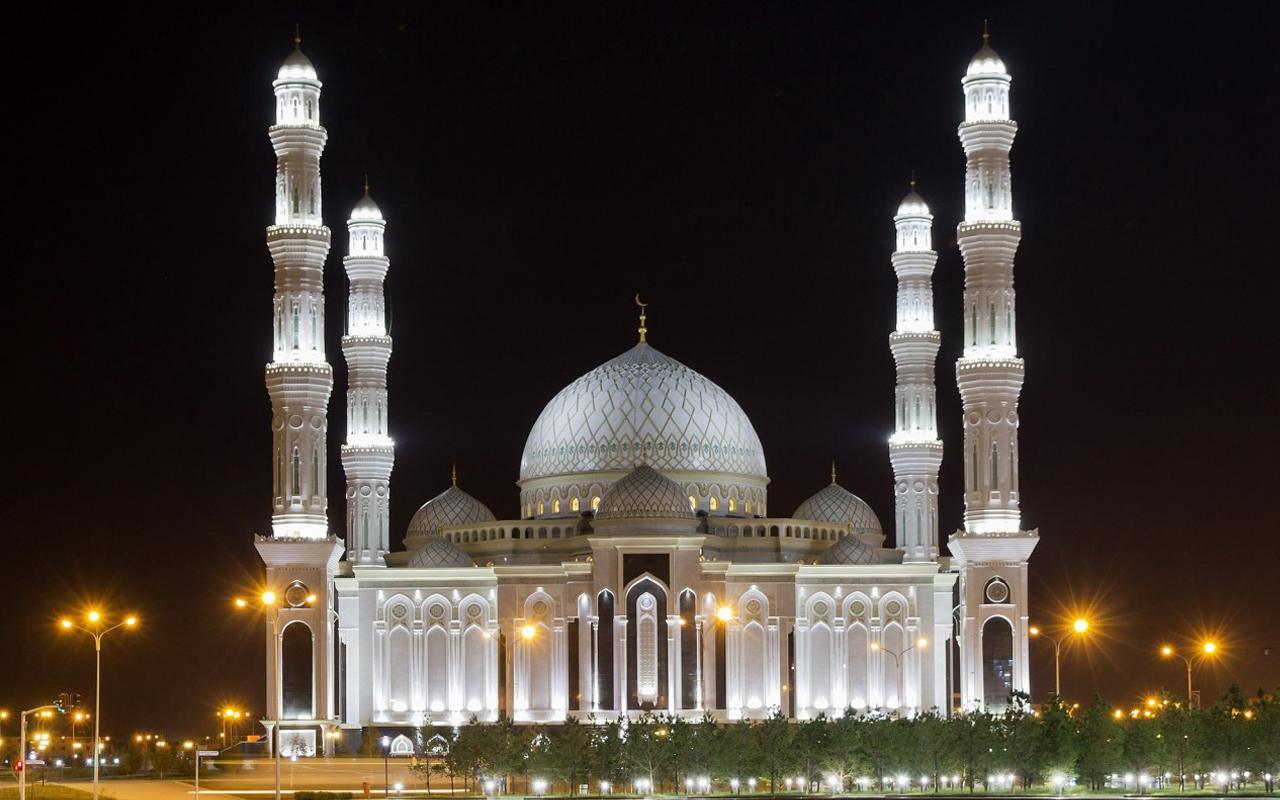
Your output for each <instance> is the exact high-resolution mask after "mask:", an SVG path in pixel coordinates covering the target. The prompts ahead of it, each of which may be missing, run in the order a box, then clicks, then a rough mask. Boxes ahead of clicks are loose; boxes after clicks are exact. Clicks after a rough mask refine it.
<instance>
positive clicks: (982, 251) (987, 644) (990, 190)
mask: <svg viewBox="0 0 1280 800" xmlns="http://www.w3.org/2000/svg"><path fill="white" fill-rule="evenodd" d="M1010 80H1011V79H1010V77H1009V74H1008V73H1007V72H1006V71H1005V65H1004V62H1003V61H1001V60H1000V56H998V55H996V52H995V51H994V50H992V49H991V45H990V42H989V41H988V36H987V33H986V31H985V30H984V31H983V34H982V48H981V49H980V50H979V51H978V52H977V54H975V55H974V57H973V59H972V60H971V61H970V62H969V68H968V70H967V71H966V74H965V76H964V79H963V80H962V81H961V86H962V87H963V92H964V107H965V117H964V122H963V123H961V124H960V131H959V134H960V142H961V144H962V145H964V152H965V157H966V158H967V160H968V166H967V169H966V171H965V193H964V196H965V216H964V221H963V222H961V223H960V226H959V228H958V231H957V236H958V238H959V241H960V252H961V254H962V255H963V256H964V355H963V356H962V357H961V358H960V359H959V361H957V362H956V382H957V383H958V384H959V387H960V397H961V400H962V402H963V404H964V475H965V478H964V480H965V493H964V529H963V530H961V531H959V532H957V533H956V534H955V535H953V536H952V537H951V539H950V540H949V541H948V547H949V548H950V550H951V552H952V553H953V554H954V555H955V557H956V564H957V566H958V568H959V572H960V582H959V583H960V597H959V599H960V613H961V624H962V628H961V630H960V631H959V632H958V635H959V638H960V644H961V647H960V654H961V666H960V672H961V674H960V675H959V678H960V681H959V684H960V692H961V698H962V703H963V705H964V707H965V708H970V709H972V708H986V709H988V710H993V711H998V710H999V709H1001V708H1003V707H1004V705H1005V703H1006V702H1007V699H1008V696H1009V691H1010V690H1012V691H1020V692H1029V691H1030V683H1029V670H1028V663H1027V655H1028V652H1027V633H1028V630H1027V629H1028V624H1027V560H1028V559H1029V558H1030V556H1031V551H1032V550H1033V549H1035V546H1036V543H1037V542H1038V541H1039V538H1038V537H1039V534H1038V533H1037V532H1036V531H1022V530H1021V528H1022V519H1021V514H1020V513H1019V510H1018V455H1019V453H1018V394H1019V393H1020V392H1021V390H1022V359H1021V358H1019V357H1018V348H1017V339H1016V337H1015V334H1014V331H1015V316H1014V298H1013V256H1014V253H1015V252H1016V251H1017V249H1018V240H1019V239H1020V238H1021V235H1022V226H1021V225H1020V224H1019V223H1018V221H1017V220H1015V219H1014V218H1013V192H1012V188H1011V186H1010V175H1009V150H1010V149H1011V148H1012V147H1013V137H1014V134H1015V133H1017V130H1018V126H1017V125H1016V124H1015V123H1014V122H1013V120H1012V119H1010V118H1009V82H1010Z"/></svg>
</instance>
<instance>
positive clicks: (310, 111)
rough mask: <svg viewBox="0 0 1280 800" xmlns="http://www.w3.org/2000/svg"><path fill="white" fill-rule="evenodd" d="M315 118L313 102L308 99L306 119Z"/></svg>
mask: <svg viewBox="0 0 1280 800" xmlns="http://www.w3.org/2000/svg"><path fill="white" fill-rule="evenodd" d="M314 118H315V104H314V103H312V102H311V101H310V100H308V101H307V119H314Z"/></svg>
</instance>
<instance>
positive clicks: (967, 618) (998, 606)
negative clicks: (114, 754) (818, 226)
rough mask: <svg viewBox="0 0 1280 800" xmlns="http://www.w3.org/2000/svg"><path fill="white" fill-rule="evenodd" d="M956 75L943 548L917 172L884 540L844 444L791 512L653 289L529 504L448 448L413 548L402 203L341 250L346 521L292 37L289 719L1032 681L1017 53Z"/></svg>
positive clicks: (911, 707)
mask: <svg viewBox="0 0 1280 800" xmlns="http://www.w3.org/2000/svg"><path fill="white" fill-rule="evenodd" d="M961 84H962V87H963V93H964V111H965V113H964V121H963V122H962V123H961V124H960V128H959V136H960V141H961V143H962V145H963V148H964V153H965V155H966V157H967V160H968V169H967V172H966V177H965V187H964V195H965V218H964V220H963V221H962V222H961V223H960V224H959V229H958V239H959V243H960V248H961V250H962V253H963V256H964V263H965V291H964V308H965V317H964V318H965V324H964V353H963V356H962V358H960V359H959V361H958V362H957V364H956V376H957V383H958V385H959V390H960V393H961V396H962V398H963V405H964V420H965V426H964V431H965V434H964V442H963V444H962V445H961V448H962V449H961V452H962V454H963V459H964V475H965V487H964V508H965V511H964V528H963V530H960V531H957V532H956V533H954V534H953V535H951V536H950V538H949V539H948V541H947V549H948V550H949V551H950V557H947V556H945V555H943V554H942V551H940V549H939V540H938V497H939V486H938V469H939V466H940V465H941V463H942V457H943V443H942V442H941V441H940V440H939V439H938V433H937V424H936V412H935V409H936V402H935V400H936V391H937V390H936V387H935V383H934V363H935V360H936V357H937V353H938V347H939V344H940V341H941V335H940V334H939V332H938V331H937V330H935V329H934V322H933V292H932V283H931V277H932V273H933V269H934V264H935V262H936V260H937V254H936V253H935V252H934V251H933V249H932V222H933V217H932V215H931V214H930V213H929V208H928V206H927V205H926V204H925V202H924V200H923V199H922V198H921V197H920V195H918V194H917V193H916V192H915V190H914V185H913V187H912V191H911V192H910V193H909V194H908V195H907V196H906V198H905V199H903V201H902V203H901V205H900V206H899V208H898V213H897V215H896V216H895V217H894V218H893V224H894V225H895V227H896V229H897V246H896V250H895V251H894V252H893V254H892V255H891V257H890V264H891V266H892V268H893V269H894V270H895V272H896V274H897V277H898V294H897V310H898V313H897V327H896V330H894V331H892V332H891V333H890V334H889V351H890V354H891V355H892V357H893V359H894V362H895V363H896V365H897V386H896V388H895V391H894V401H893V402H894V404H895V409H896V414H895V416H896V426H895V430H894V431H893V433H892V434H891V435H890V436H888V455H889V459H890V462H891V463H892V466H893V472H894V496H895V506H894V508H893V510H892V513H891V514H888V516H886V519H887V520H888V521H890V522H891V523H892V526H893V528H894V531H895V535H894V538H893V541H894V544H895V545H896V546H894V547H886V532H885V529H884V527H883V526H882V524H881V518H880V517H879V516H877V514H876V513H875V512H874V511H873V510H872V509H871V507H870V506H868V505H867V503H866V502H864V501H863V500H862V499H861V498H859V497H858V496H857V495H855V494H854V493H852V492H850V491H849V490H847V489H845V488H844V487H843V486H841V485H840V484H839V483H838V482H837V476H836V473H835V469H834V466H833V468H832V474H831V483H830V484H828V485H827V486H824V487H821V488H819V489H818V491H817V492H816V493H815V494H814V495H813V496H812V497H810V498H809V499H808V500H806V501H805V502H804V503H802V504H800V506H799V508H796V509H795V510H794V511H792V513H791V514H790V515H787V514H771V512H774V511H778V509H773V508H770V504H769V496H768V486H769V482H770V476H769V474H768V470H767V468H766V461H765V454H764V448H763V446H762V444H761V442H760V439H759V437H758V436H757V435H756V432H755V430H754V428H753V427H752V425H751V420H750V419H749V418H748V417H747V415H746V413H745V412H744V411H743V409H742V408H741V407H740V406H739V405H738V403H737V402H735V401H734V399H733V398H732V397H730V396H729V395H728V394H727V393H726V392H725V391H724V390H723V389H721V388H720V387H719V386H717V385H716V384H715V383H713V382H712V381H711V380H710V379H709V378H707V377H705V376H703V375H701V374H700V373H698V372H696V371H694V370H693V369H692V368H690V367H688V366H685V365H684V364H682V363H681V362H679V361H677V360H676V359H675V358H673V357H671V356H669V355H666V354H665V353H663V352H660V351H659V350H657V349H656V348H655V347H654V346H652V345H651V344H649V343H648V342H647V341H646V338H647V336H646V334H647V329H646V327H645V316H644V307H643V305H641V306H640V327H639V336H638V341H637V342H636V343H634V344H633V345H632V346H631V347H630V348H629V349H626V350H625V351H624V352H622V353H620V354H619V355H618V356H617V357H616V358H613V359H612V360H610V361H608V362H606V363H604V364H601V365H600V366H598V367H596V368H594V369H592V370H590V371H588V372H586V374H584V375H583V376H582V377H580V378H578V379H577V380H575V381H574V382H573V383H571V384H569V385H568V386H566V387H565V388H564V389H563V390H562V391H561V392H560V393H559V394H557V395H556V396H555V397H553V398H551V399H550V401H549V402H548V403H547V405H546V407H545V408H544V409H543V410H542V413H541V415H539V417H538V419H537V421H536V422H535V423H534V425H533V429H532V430H531V431H530V432H529V437H528V439H527V441H526V442H525V447H524V454H523V456H522V458H521V461H520V465H519V487H520V496H519V510H520V511H519V514H520V515H519V518H518V519H506V520H501V519H497V518H495V516H494V514H493V513H492V512H491V511H490V510H489V508H488V507H487V506H486V505H485V504H484V503H483V502H481V501H480V500H478V499H476V498H474V497H472V496H471V495H469V494H467V492H466V491H464V490H463V489H462V488H461V487H460V486H459V485H458V483H457V479H456V476H455V479H454V481H453V485H452V486H449V487H447V488H445V490H444V491H443V492H440V493H439V494H437V495H435V496H434V497H432V498H431V499H430V500H427V501H426V502H425V503H424V504H423V505H422V506H421V508H419V509H418V511H417V513H416V514H414V516H413V519H412V521H411V522H410V524H409V529H408V531H407V532H406V535H405V537H404V547H405V549H404V550H403V551H392V550H391V547H390V542H391V535H390V530H389V520H390V518H391V517H390V510H389V503H390V500H391V491H390V479H391V474H392V467H393V464H394V460H395V459H394V444H393V440H392V437H391V433H390V431H391V430H392V427H391V423H390V412H389V395H388V390H387V370H388V363H389V361H390V358H391V351H392V341H391V337H390V336H388V335H387V329H386V324H385V320H386V309H385V299H384V295H383V280H384V278H385V277H386V274H387V270H388V268H389V266H390V262H389V259H388V257H387V255H386V253H387V250H386V237H387V234H388V226H387V222H386V220H385V219H384V217H383V214H382V212H381V211H380V210H379V208H378V206H377V205H376V204H375V203H374V201H373V200H372V199H371V198H370V197H369V194H368V188H367V187H366V191H365V196H364V197H363V198H362V199H361V200H360V201H359V202H358V203H357V204H356V206H355V208H354V209H353V210H352V212H351V217H350V219H349V220H348V221H347V231H348V235H347V253H348V254H347V255H346V257H345V258H344V259H343V265H344V267H345V268H346V271H347V275H348V277H349V279H350V292H349V297H348V302H347V308H346V319H347V324H346V329H347V334H346V335H345V336H344V337H343V338H342V350H343V355H344V357H345V358H346V360H347V364H348V368H349V376H350V380H349V385H348V387H347V394H346V409H345V421H346V425H345V428H346V442H345V443H344V444H343V445H342V446H341V449H340V451H339V456H340V458H341V459H342V465H343V468H344V470H345V472H346V476H347V482H346V506H345V509H344V518H345V521H346V523H345V535H337V534H335V533H333V532H332V531H331V530H330V527H329V516H328V511H329V504H328V496H329V492H328V487H327V486H326V485H325V475H326V469H325V466H326V464H327V463H328V459H329V457H330V453H329V450H328V439H329V427H328V415H329V409H328V404H329V397H330V394H331V392H332V388H333V377H332V369H331V367H330V365H329V363H328V361H327V356H326V354H325V349H324V335H323V332H324V325H325V301H324V295H323V288H322V287H323V280H322V276H323V270H324V266H325V261H326V258H327V256H328V253H329V247H330V231H329V228H328V227H326V226H325V224H324V218H323V216H322V212H321V191H320V157H321V153H322V151H323V150H324V146H325V141H326V138H327V134H326V132H325V129H324V128H323V127H322V126H321V124H320V89H321V83H320V80H319V79H318V77H317V74H316V70H315V68H314V67H313V65H312V63H311V62H310V60H308V59H307V57H306V56H305V55H303V53H302V51H301V49H299V48H298V47H297V42H296V40H295V48H294V50H293V52H292V53H291V54H290V55H289V57H288V58H287V59H286V60H285V62H284V64H283V65H282V66H281V68H280V71H279V76H278V78H277V80H276V81H275V82H274V84H273V86H274V89H275V96H276V121H275V124H274V125H272V126H271V128H270V137H271V143H272V145H273V147H274V148H275V152H276V155H277V158H278V165H277V170H276V212H275V221H274V224H273V225H271V226H270V227H269V228H268V229H267V244H268V247H269V249H270V252H271V257H272V260H273V261H274V264H275V278H276V281H275V285H276V293H275V304H274V325H273V327H274V351H273V356H272V360H271V362H270V363H269V364H267V367H266V383H267V389H268V392H269V394H270V397H271V404H272V425H271V427H272V432H273V441H274V456H273V484H274V485H273V500H272V531H271V534H270V535H267V536H259V537H258V538H257V548H258V551H259V553H260V554H261V557H262V560H263V562H264V563H265V565H266V580H267V585H268V587H270V588H271V589H272V590H273V591H274V595H275V598H276V600H275V602H274V603H273V604H272V605H271V606H270V607H269V608H268V610H267V616H268V628H267V637H266V659H267V676H268V678H267V706H266V710H267V713H266V716H267V718H268V720H272V721H274V720H278V721H279V725H280V728H281V745H280V746H281V748H282V749H284V750H285V751H287V752H296V753H313V752H317V751H319V750H322V749H324V747H325V743H326V742H327V741H330V740H331V738H332V737H335V736H343V735H347V736H354V735H357V734H358V731H359V730H360V729H362V728H365V727H366V726H377V727H378V728H379V730H381V731H382V732H384V733H391V734H395V741H394V742H393V744H392V751H393V752H405V751H406V750H407V749H409V748H411V746H412V745H411V742H410V739H409V738H408V737H406V736H403V735H400V734H401V733H403V732H408V731H409V730H410V729H411V728H418V727H421V726H428V725H457V724H465V723H467V722H469V721H471V720H473V719H474V720H479V721H489V720H494V719H496V718H498V717H499V715H506V716H508V717H511V718H512V719H514V720H515V721H516V722H518V723H519V722H540V723H547V722H558V721H564V720H567V719H569V718H579V719H594V720H609V719H616V718H621V717H629V716H634V715H637V714H641V713H644V712H645V711H650V710H651V711H658V712H664V713H668V714H674V715H680V716H687V717H691V718H701V717H703V716H704V715H705V714H711V715H713V716H714V717H715V718H717V719H721V720H726V721H729V720H738V719H756V718H762V717H765V716H768V715H771V714H773V713H776V712H778V711H781V712H782V713H783V714H786V715H787V716H789V717H792V718H795V719H807V718H812V717H815V716H817V715H820V714H826V715H832V714H841V713H844V711H845V710H847V709H854V710H859V711H867V712H877V713H885V714H891V715H892V714H905V715H910V714H916V713H920V712H925V711H930V710H937V711H938V712H940V713H952V711H953V710H954V709H956V708H962V709H976V708H987V709H994V708H1000V707H1002V706H1003V705H1004V704H1005V703H1006V702H1007V697H1008V695H1009V692H1010V691H1011V690H1015V691H1027V690H1028V663H1027V634H1028V623H1027V560H1028V558H1029V556H1030V555H1031V552H1032V550H1033V549H1034V548H1035V545H1036V542H1037V541H1038V534H1037V532H1036V531H1034V530H1031V531H1027V530H1023V529H1022V524H1021V517H1020V514H1019V510H1018V501H1019V486H1018V439H1017V431H1018V414H1017V405H1018V395H1019V391H1020V389H1021V385H1022V374H1023V363H1022V359H1020V358H1019V357H1018V355H1017V345H1016V339H1015V333H1014V331H1015V324H1014V323H1015V316H1014V290H1013V259H1014V253H1015V251H1016V249H1017V246H1018V240H1019V238H1020V235H1021V226H1020V225H1019V223H1018V222H1017V220H1015V219H1014V218H1013V210H1012V193H1011V188H1010V172H1009V150H1010V148H1011V146H1012V144H1013V139H1014V134H1015V132H1016V130H1017V126H1016V125H1015V123H1014V122H1013V121H1012V120H1011V119H1010V117H1009V84H1010V76H1009V74H1008V73H1007V71H1006V69H1005V65H1004V63H1003V62H1002V61H1001V60H1000V58H999V56H997V55H996V53H995V52H994V51H993V50H992V49H991V48H990V46H989V45H988V44H987V43H986V39H985V36H984V43H983V46H982V49H981V50H979V51H978V53H977V54H976V55H975V56H974V58H973V60H972V61H971V62H970V64H969V67H968V70H967V71H966V74H965V76H964V77H963V79H962V81H961ZM888 300H889V298H887V297H886V298H885V302H886V303H887V302H888ZM636 302H637V303H639V302H640V299H639V297H637V298H636ZM672 349H673V350H675V351H678V349H679V343H678V342H676V343H673V346H672ZM885 394H886V401H887V399H888V387H885ZM411 494H414V495H418V494H424V493H422V492H421V491H420V489H417V488H415V489H414V490H413V491H412V492H411ZM886 511H887V509H886ZM953 647H954V648H957V652H958V658H957V659H956V660H955V663H956V664H957V668H956V669H954V670H953V669H949V668H948V662H949V661H950V660H951V659H949V657H948V655H949V653H950V652H951V650H952V648H953ZM272 724H274V723H273V722H268V726H269V727H270V725H272ZM398 729H403V731H400V730H398ZM344 732H345V734H344Z"/></svg>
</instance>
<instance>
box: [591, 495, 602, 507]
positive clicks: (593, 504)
mask: <svg viewBox="0 0 1280 800" xmlns="http://www.w3.org/2000/svg"><path fill="white" fill-rule="evenodd" d="M591 510H592V511H599V510H600V495H596V496H595V497H592V498H591Z"/></svg>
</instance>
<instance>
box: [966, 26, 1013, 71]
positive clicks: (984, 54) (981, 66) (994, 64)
mask: <svg viewBox="0 0 1280 800" xmlns="http://www.w3.org/2000/svg"><path fill="white" fill-rule="evenodd" d="M1005 74H1007V71H1006V70H1005V68H1004V62H1003V61H1001V60H1000V56H998V55H996V51H995V50H992V49H991V44H990V43H989V42H988V41H987V35H986V34H985V33H984V34H982V49H981V50H979V51H978V52H976V53H974V54H973V58H972V59H970V60H969V69H967V70H965V75H1005Z"/></svg>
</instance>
